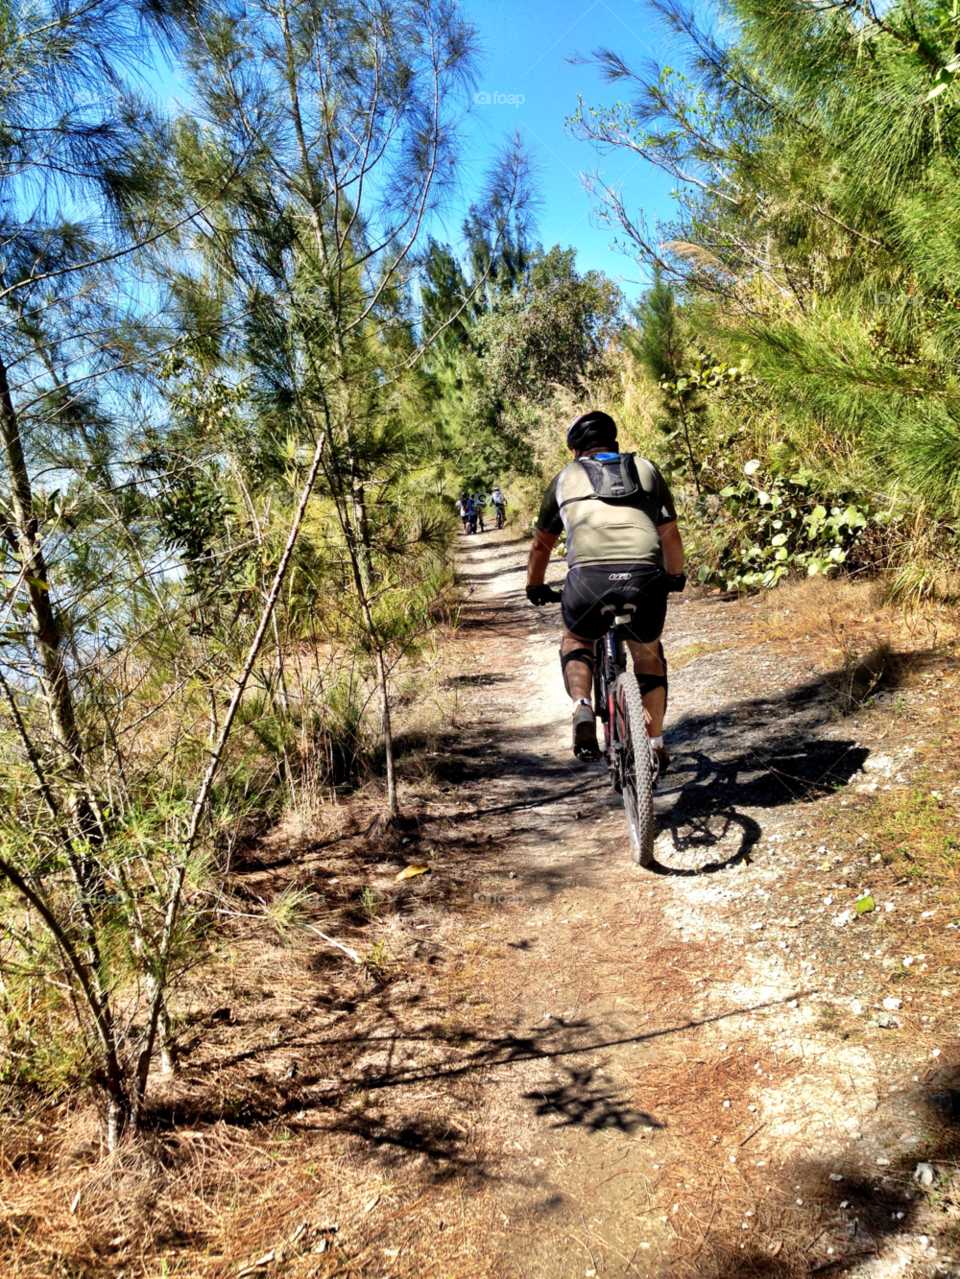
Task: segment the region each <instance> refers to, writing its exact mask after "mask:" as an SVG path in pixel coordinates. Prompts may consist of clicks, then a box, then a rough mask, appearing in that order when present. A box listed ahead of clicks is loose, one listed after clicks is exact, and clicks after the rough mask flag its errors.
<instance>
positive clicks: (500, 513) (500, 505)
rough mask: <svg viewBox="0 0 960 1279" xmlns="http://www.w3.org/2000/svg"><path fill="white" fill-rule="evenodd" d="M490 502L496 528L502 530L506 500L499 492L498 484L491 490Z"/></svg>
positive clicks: (505, 512)
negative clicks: (495, 520) (491, 502)
mask: <svg viewBox="0 0 960 1279" xmlns="http://www.w3.org/2000/svg"><path fill="white" fill-rule="evenodd" d="M492 501H493V513H494V515H495V516H496V519H497V528H503V521H504V520H505V519H506V515H507V499H506V498H505V497H504V496H503V494H502V493H501V492H500V485H499V484H498V485H497V486H496V488H495V489H494V490H493V494H492Z"/></svg>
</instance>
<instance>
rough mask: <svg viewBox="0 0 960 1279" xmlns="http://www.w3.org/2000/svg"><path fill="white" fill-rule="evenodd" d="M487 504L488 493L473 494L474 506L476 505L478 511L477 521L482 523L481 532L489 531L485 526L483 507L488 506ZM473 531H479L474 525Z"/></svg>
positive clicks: (475, 508)
mask: <svg viewBox="0 0 960 1279" xmlns="http://www.w3.org/2000/svg"><path fill="white" fill-rule="evenodd" d="M486 504H487V495H486V493H474V495H473V507H474V510H475V511H476V513H477V523H478V524H479V525H480V532H481V533H485V532H486V531H487V530H486V529H485V528H484V527H483V508H484V507H485V506H486ZM473 531H474V532H476V531H477V530H476V527H474V530H473Z"/></svg>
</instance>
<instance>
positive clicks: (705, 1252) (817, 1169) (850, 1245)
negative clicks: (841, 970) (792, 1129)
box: [684, 1068, 960, 1279]
mask: <svg viewBox="0 0 960 1279" xmlns="http://www.w3.org/2000/svg"><path fill="white" fill-rule="evenodd" d="M958 1083H960V1074H958V1072H957V1070H956V1068H950V1069H947V1070H944V1071H942V1072H940V1074H939V1075H938V1076H937V1077H936V1078H935V1079H933V1080H930V1081H928V1083H927V1086H925V1087H924V1086H920V1087H916V1086H914V1088H913V1090H912V1091H911V1092H909V1093H907V1092H905V1093H903V1094H900V1099H899V1103H898V1112H899V1110H900V1109H902V1110H903V1111H904V1112H908V1108H912V1109H913V1110H914V1111H919V1112H920V1114H921V1115H923V1117H924V1120H925V1126H926V1127H928V1129H929V1130H930V1131H931V1134H932V1135H931V1136H930V1138H929V1140H928V1141H927V1142H926V1144H925V1145H923V1146H917V1147H914V1148H912V1149H911V1150H910V1151H909V1152H906V1153H903V1154H901V1155H899V1156H891V1162H890V1165H889V1166H876V1165H875V1166H874V1167H872V1168H869V1169H868V1168H867V1167H866V1166H865V1165H866V1164H867V1163H868V1160H869V1162H871V1163H872V1162H873V1160H872V1159H871V1158H870V1157H869V1156H865V1154H864V1153H861V1152H862V1147H861V1145H860V1143H852V1145H853V1146H854V1149H852V1150H850V1151H849V1152H845V1153H841V1154H840V1155H837V1154H831V1155H828V1156H821V1155H818V1154H817V1153H816V1152H812V1153H811V1154H810V1155H809V1156H808V1157H805V1158H801V1159H795V1160H788V1161H785V1162H783V1163H782V1164H781V1165H780V1168H779V1170H778V1171H777V1172H776V1173H771V1171H770V1169H769V1168H764V1169H763V1170H762V1172H761V1170H759V1169H752V1170H751V1171H750V1173H749V1174H747V1179H748V1182H755V1183H756V1184H755V1185H751V1184H748V1185H746V1186H745V1187H744V1196H743V1197H744V1203H743V1204H742V1205H738V1204H737V1203H735V1202H733V1201H732V1199H731V1201H730V1202H728V1203H727V1204H726V1205H725V1207H726V1210H727V1211H726V1212H725V1213H724V1216H725V1217H726V1218H727V1222H726V1226H725V1228H721V1229H717V1230H715V1231H713V1232H710V1233H708V1234H707V1235H703V1233H702V1232H698V1239H697V1251H696V1255H695V1256H693V1257H688V1258H687V1259H686V1264H685V1266H684V1273H686V1274H690V1275H696V1276H697V1279H701V1277H702V1279H740V1276H742V1275H760V1276H763V1277H764V1279H797V1277H798V1276H801V1275H811V1274H823V1275H834V1274H849V1273H857V1270H856V1267H857V1266H858V1264H863V1263H864V1262H866V1261H867V1260H868V1259H871V1260H873V1261H874V1263H876V1262H877V1261H878V1260H880V1259H881V1258H884V1257H886V1258H887V1260H888V1264H889V1265H890V1266H891V1270H890V1273H893V1272H894V1270H895V1271H896V1273H898V1274H899V1273H903V1274H908V1275H911V1276H914V1277H915V1279H920V1277H921V1276H923V1277H924V1279H926V1277H927V1276H929V1277H930V1279H932V1277H933V1276H934V1275H946V1276H954V1279H956V1276H957V1275H960V1263H957V1262H955V1261H953V1262H946V1261H944V1260H943V1254H944V1251H945V1249H944V1246H943V1245H944V1243H946V1244H947V1246H948V1248H949V1251H950V1255H955V1251H954V1250H955V1249H956V1246H957V1243H958V1242H960V1240H958V1227H957V1191H956V1187H955V1185H954V1181H955V1179H956V1168H957V1164H958V1159H960V1105H958V1104H957V1103H958V1101H960V1092H958V1091H957V1089H956V1086H957V1084H958ZM901 1122H903V1121H902V1120H901ZM914 1122H916V1121H914ZM858 1156H859V1157H858ZM920 1164H925V1165H929V1167H930V1169H931V1170H932V1174H933V1178H934V1180H933V1182H932V1183H931V1184H930V1185H923V1184H922V1182H921V1181H920V1180H918V1177H917V1175H916V1174H917V1169H918V1166H919V1165H920ZM835 1178H840V1180H835ZM771 1183H772V1184H771ZM798 1200H802V1203H798ZM747 1201H749V1205H750V1211H751V1212H752V1213H753V1215H752V1217H751V1218H750V1220H749V1222H748V1224H749V1227H750V1229H749V1233H746V1232H742V1231H741V1229H740V1219H741V1218H742V1217H743V1210H744V1209H745V1208H746V1204H747ZM731 1209H732V1210H733V1211H732V1214H731V1211H730V1210H731ZM811 1214H814V1219H812V1216H811ZM938 1219H939V1221H938ZM941 1231H942V1232H943V1234H942V1235H940V1232H941ZM918 1234H920V1235H921V1237H922V1236H923V1235H926V1236H927V1237H928V1238H929V1239H930V1240H931V1242H934V1243H935V1244H936V1245H937V1251H936V1253H934V1252H932V1251H931V1250H930V1249H929V1248H925V1247H924V1246H923V1245H922V1244H921V1243H919V1240H918V1238H917V1236H918ZM935 1234H936V1235H939V1236H940V1237H937V1238H935ZM944 1236H945V1237H944ZM894 1246H895V1247H896V1248H897V1253H900V1252H901V1251H905V1252H909V1253H912V1254H913V1257H912V1258H911V1259H907V1258H905V1257H902V1256H898V1255H896V1254H893V1255H891V1249H892V1247H894ZM871 1273H873V1271H871ZM877 1273H879V1271H878V1272H877ZM884 1273H887V1271H886V1270H885V1271H884Z"/></svg>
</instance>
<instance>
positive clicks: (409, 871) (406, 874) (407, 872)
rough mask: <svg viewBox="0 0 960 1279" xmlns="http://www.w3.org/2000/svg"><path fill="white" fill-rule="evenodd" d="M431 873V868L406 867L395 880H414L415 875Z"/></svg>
mask: <svg viewBox="0 0 960 1279" xmlns="http://www.w3.org/2000/svg"><path fill="white" fill-rule="evenodd" d="M429 871H430V867H429V866H404V868H403V870H402V871H401V872H400V874H399V875H395V876H394V879H413V877H414V875H426V874H428V873H429Z"/></svg>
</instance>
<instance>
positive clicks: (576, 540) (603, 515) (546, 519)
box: [537, 457, 677, 568]
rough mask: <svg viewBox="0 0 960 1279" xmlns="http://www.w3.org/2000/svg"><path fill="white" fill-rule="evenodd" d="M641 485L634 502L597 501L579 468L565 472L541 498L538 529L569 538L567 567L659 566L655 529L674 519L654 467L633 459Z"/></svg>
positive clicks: (576, 465)
mask: <svg viewBox="0 0 960 1279" xmlns="http://www.w3.org/2000/svg"><path fill="white" fill-rule="evenodd" d="M635 461H636V464H637V474H638V475H639V477H640V482H641V484H642V485H643V490H642V492H640V493H638V494H637V496H636V498H634V499H627V500H624V501H618V502H606V501H601V500H600V499H599V498H597V497H596V496H595V495H594V490H593V485H592V484H591V482H590V476H589V475H588V474H587V471H586V469H585V468H584V467H582V466H581V465H580V464H579V463H578V462H571V464H570V465H569V466H565V467H564V469H563V470H562V471H561V472H560V474H559V475H557V476H555V477H554V478H553V479H552V480H551V481H550V484H549V487H548V488H547V491H546V493H545V494H544V498H543V502H542V503H541V506H540V516H539V518H538V519H537V528H538V529H540V530H541V531H542V532H544V533H552V534H554V535H556V534H559V533H560V532H562V531H563V530H564V529H566V532H567V564H568V565H570V567H571V568H572V567H574V565H577V564H626V563H631V564H638V563H643V562H650V563H653V564H658V565H660V566H662V565H663V548H662V546H661V544H660V534H659V532H658V529H659V527H660V526H661V525H663V524H670V523H671V522H672V521H673V520H675V519H676V518H677V511H676V507H675V506H674V504H673V498H672V497H671V495H670V490H669V488H667V484H666V481H665V480H664V478H663V476H662V475H661V474H660V472H659V471H658V470H657V468H656V467H655V466H654V464H653V463H652V462H649V461H647V459H646V458H644V457H638V458H636V459H635Z"/></svg>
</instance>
